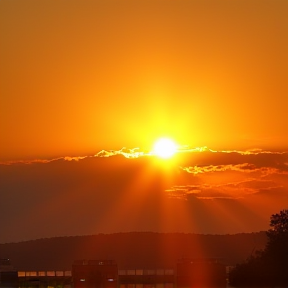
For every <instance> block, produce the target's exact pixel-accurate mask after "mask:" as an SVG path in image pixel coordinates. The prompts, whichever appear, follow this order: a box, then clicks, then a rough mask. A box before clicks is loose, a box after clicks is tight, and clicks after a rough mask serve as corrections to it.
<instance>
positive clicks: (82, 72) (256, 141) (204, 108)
mask: <svg viewBox="0 0 288 288" xmlns="http://www.w3.org/2000/svg"><path fill="white" fill-rule="evenodd" d="M287 11H288V3H287V1H286V0H276V1H275V0H273V1H272V0H269V1H267V0H259V1H258V0H257V1H256V0H250V1H243V0H241V1H239V0H233V1H227V0H225V1H223V0H217V1H215V0H213V1H212V0H211V1H209V0H203V1H193V0H189V1H188V0H180V1H175V0H165V1H164V0H153V1H152V0H137V1H134V0H121V1H119V0H108V1H102V0H101V1H99V0H98V1H97V0H93V1H92V0H83V1H79V0H43V1H38V0H25V1H22V0H13V1H10V0H1V1H0V19H1V32H0V33H1V54H0V57H1V58H0V61H1V63H0V67H1V68H0V83H1V87H0V89H1V90H0V93H1V105H0V115H1V121H0V130H1V152H0V157H1V160H13V159H14V160H15V159H18V160H19V159H24V158H25V159H31V158H47V157H55V156H67V155H74V156H79V155H87V154H91V153H92V154H95V153H96V152H97V151H100V150H102V149H121V148H122V147H123V146H126V147H130V148H133V147H141V148H142V149H146V148H147V149H150V148H151V147H152V145H153V142H154V141H155V139H157V138H158V137H161V136H168V137H172V138H174V139H175V140H176V141H177V142H178V143H181V144H188V145H192V146H194V147H196V146H208V147H212V148H218V149H225V148H226V149H227V148H229V149H235V148H242V147H245V148H255V147H257V148H259V147H260V148H263V147H264V148H267V147H272V148H281V149H282V148H284V147H286V146H287V143H288V136H287V135H288V133H287V125H288V124H287V121H285V120H284V119H285V118H286V115H287V114H288V110H287V109H288V108H287V107H288V103H287V101H288V100H287V95H288V94H287V93H288V85H287V80H288V54H287V51H288V40H287V39H288V17H287Z"/></svg>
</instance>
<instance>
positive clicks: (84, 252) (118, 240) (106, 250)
mask: <svg viewBox="0 0 288 288" xmlns="http://www.w3.org/2000/svg"><path fill="white" fill-rule="evenodd" d="M266 242H267V237H266V233H265V232H257V233H242V234H235V235H229V234H227V235H204V234H188V233H187V234H186V233H153V232H129V233H115V234H97V235H91V236H70V237H55V238H45V239H38V240H31V241H25V242H19V243H5V244H0V258H10V259H11V262H12V264H13V266H14V267H15V269H17V270H26V271H29V270H38V271H39V270H71V267H72V263H73V261H74V260H78V259H113V260H115V261H116V262H117V263H118V267H119V269H129V268H132V269H133V268H143V269H147V268H151V269H154V268H155V269H156V268H174V267H175V264H176V261H177V259H180V258H183V257H184V258H186V257H192V258H193V257H220V258H222V260H223V262H224V263H226V264H227V265H234V264H236V263H239V262H242V261H244V260H245V259H246V258H247V257H248V256H249V255H251V254H252V253H254V252H255V250H259V249H262V248H264V246H265V244H266Z"/></svg>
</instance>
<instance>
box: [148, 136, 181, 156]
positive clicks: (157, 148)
mask: <svg viewBox="0 0 288 288" xmlns="http://www.w3.org/2000/svg"><path fill="white" fill-rule="evenodd" d="M176 151H177V145H176V143H175V142H174V141H173V140H171V139H169V138H160V139H158V140H157V141H156V142H155V144H154V147H153V150H152V154H153V155H156V156H158V157H160V158H163V159H168V158H171V157H172V156H173V155H174V154H175V153H176Z"/></svg>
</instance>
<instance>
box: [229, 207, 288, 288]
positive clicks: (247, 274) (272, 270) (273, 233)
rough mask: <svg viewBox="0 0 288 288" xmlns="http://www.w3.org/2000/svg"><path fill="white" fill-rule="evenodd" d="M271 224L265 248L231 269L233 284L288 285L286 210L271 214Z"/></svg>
mask: <svg viewBox="0 0 288 288" xmlns="http://www.w3.org/2000/svg"><path fill="white" fill-rule="evenodd" d="M270 227H271V228H270V229H269V230H268V231H267V232H266V234H267V237H268V241H267V244H266V246H265V249H264V250H261V251H256V252H255V255H251V256H250V257H249V258H248V259H247V260H246V261H245V262H244V263H241V264H237V265H236V266H235V267H234V268H233V269H232V270H231V271H230V273H229V283H230V284H231V285H232V286H243V285H250V286H262V285H266V286H267V285H269V286H275V285H278V286H279V285H288V209H286V210H282V211H280V212H279V213H277V214H273V215H272V216H271V218H270Z"/></svg>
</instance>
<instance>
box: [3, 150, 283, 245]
mask: <svg viewBox="0 0 288 288" xmlns="http://www.w3.org/2000/svg"><path fill="white" fill-rule="evenodd" d="M165 161H166V162H165ZM287 163H288V159H287V153H283V152H281V153H280V152H267V151H265V152H263V151H258V150H257V151H248V152H241V151H232V152H229V151H220V152H217V151H212V150H209V149H207V148H201V149H200V148H197V149H190V148H187V147H184V148H183V149H181V151H179V153H178V154H177V155H176V156H175V159H173V160H171V161H170V160H168V161H167V160H159V159H156V158H155V157H154V156H151V155H149V153H146V152H143V151H140V150H139V149H127V148H123V149H121V150H119V151H104V150H103V151H101V152H99V153H97V154H96V155H94V156H86V157H63V158H57V159H51V160H35V161H29V162H17V163H3V164H1V165H0V175H1V178H0V196H1V201H0V226H1V229H2V232H3V233H2V232H1V236H0V242H5V241H18V240H26V239H34V238H41V237H52V236H61V235H79V234H80V235H82V234H96V233H113V232H125V231H159V232H173V231H178V232H181V231H182V232H195V233H234V232H235V233H236V232H249V231H250V232H251V231H259V230H262V229H263V227H266V226H265V225H268V221H269V217H270V214H269V213H270V212H271V211H272V210H273V211H272V213H274V212H277V211H278V210H279V209H282V208H285V207H283V205H284V203H285V200H287V193H288V180H287V173H288V172H287V167H288V166H287ZM286 203H287V202H286ZM244 211H246V212H245V213H246V214H245V215H244V214H243V213H244ZM227 215H229V218H227ZM247 215H249V217H250V216H251V217H254V218H253V220H251V219H250V221H248V218H247V217H248V216H247ZM223 217H224V218H223ZM225 217H226V218H225ZM223 219H225V221H223ZM257 223H258V226H257Z"/></svg>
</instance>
